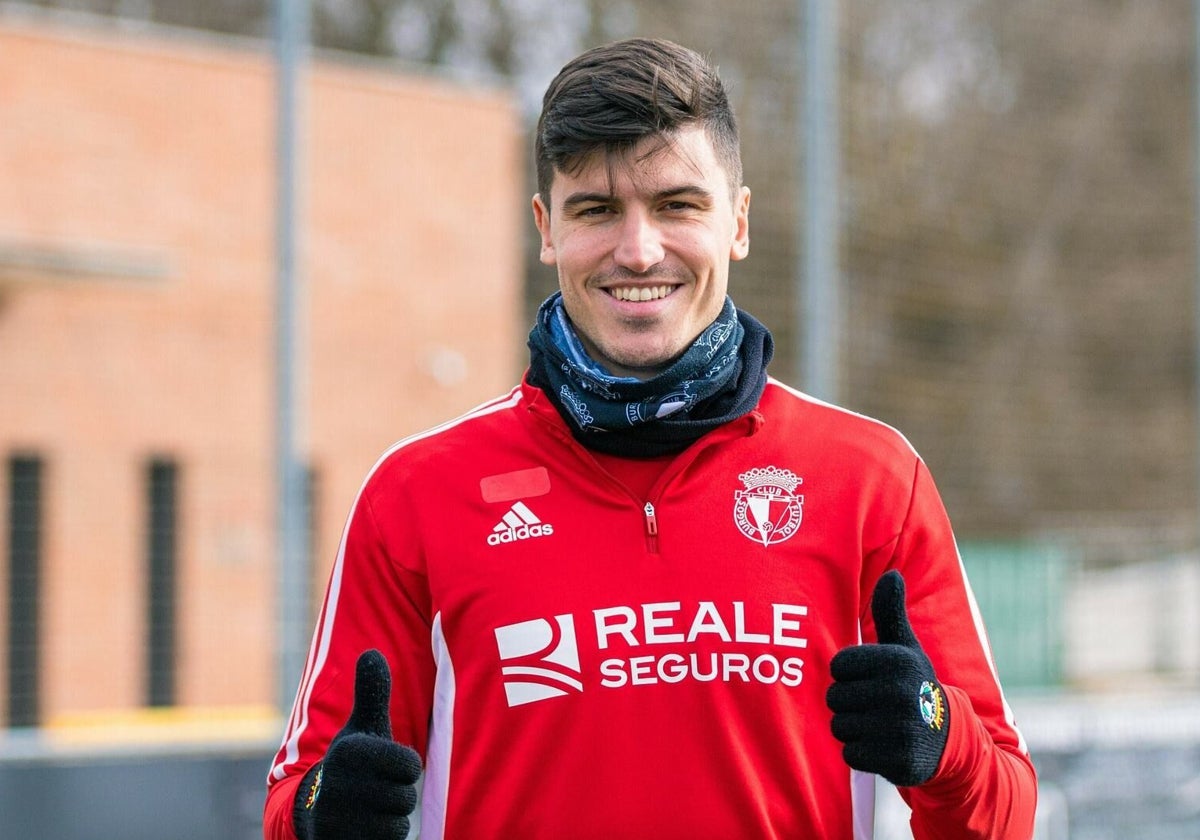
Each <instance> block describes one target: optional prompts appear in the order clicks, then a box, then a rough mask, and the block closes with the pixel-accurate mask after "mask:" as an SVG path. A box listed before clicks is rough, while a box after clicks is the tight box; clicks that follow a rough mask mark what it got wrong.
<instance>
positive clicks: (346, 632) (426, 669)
mask: <svg viewBox="0 0 1200 840" xmlns="http://www.w3.org/2000/svg"><path fill="white" fill-rule="evenodd" d="M536 153H537V163H538V194H537V195H536V196H535V197H534V199H533V215H534V221H535V223H536V225H537V229H538V231H539V233H540V235H541V259H542V261H543V262H544V263H546V264H547V265H551V266H554V267H555V268H556V269H557V272H558V277H559V282H560V287H561V294H556V295H554V296H552V297H551V298H550V299H549V300H547V301H546V302H545V303H544V304H543V305H542V307H541V309H540V311H539V313H538V316H537V322H536V324H535V326H534V329H533V332H532V333H531V335H530V340H529V346H530V350H531V356H530V367H529V370H528V372H527V374H526V376H525V379H524V381H523V382H522V384H521V385H520V386H519V387H517V388H516V389H514V390H513V391H512V392H511V393H510V394H508V395H506V396H504V397H502V398H500V399H497V400H494V401H492V402H490V403H487V404H485V405H483V406H480V407H479V408H477V409H475V410H474V411H472V412H471V413H469V414H467V415H465V416H463V417H460V418H458V419H457V420H454V421H452V422H449V423H447V424H445V425H443V426H441V427H438V428H436V429H433V430H431V431H429V432H426V433H424V434H419V435H416V436H414V437H412V438H409V439H407V440H404V441H401V442H400V443H398V444H397V445H396V446H394V447H393V448H392V449H391V450H389V451H388V452H387V453H386V454H385V455H384V456H383V458H382V459H381V460H380V461H379V462H378V464H376V466H375V468H374V469H373V470H372V472H371V474H370V475H369V477H368V478H367V480H366V482H365V484H364V486H363V488H362V490H361V492H360V495H359V497H358V499H357V500H356V501H355V503H354V507H353V510H352V512H351V517H350V521H349V523H348V525H347V529H346V533H345V536H344V538H343V543H342V547H341V550H340V551H339V553H338V558H337V562H336V564H335V566H334V569H333V573H332V577H331V579H330V583H329V589H328V592H327V595H326V599H325V604H324V609H323V611H322V613H321V617H320V620H319V623H318V626H317V628H316V634H315V637H314V641H313V646H312V651H311V654H310V657H309V662H308V667H307V668H306V671H305V674H304V677H303V681H302V683H301V685H300V689H299V693H298V695H297V700H296V706H295V709H294V711H293V714H292V717H291V719H290V721H289V724H288V729H287V732H286V735H285V740H284V743H283V745H282V747H281V748H280V751H279V753H278V755H277V757H276V760H275V764H274V766H273V767H272V770H271V775H270V780H269V792H268V797H267V806H266V836H267V837H268V838H288V840H290V838H292V837H299V838H301V840H340V838H369V839H370V840H374V839H375V838H380V840H382V838H396V837H402V836H403V835H404V834H405V833H406V832H407V831H408V830H409V814H410V812H412V810H413V808H414V803H415V802H416V798H417V797H416V793H415V788H414V783H415V782H416V780H417V777H418V775H419V774H420V773H421V772H422V767H423V772H424V777H423V782H422V785H423V789H422V794H421V810H420V825H421V836H422V837H425V838H443V837H444V838H468V839H469V840H479V839H480V838H520V840H536V839H537V838H546V840H565V838H571V839H572V840H581V839H582V840H586V839H587V838H656V840H674V838H688V840H694V838H718V837H721V838H724V837H739V838H742V837H744V838H825V839H826V840H851V838H854V839H855V840H857V838H863V837H869V836H870V834H871V798H872V796H873V777H872V776H870V775H868V774H871V773H877V774H880V775H883V776H885V777H887V778H888V779H890V780H891V781H893V782H894V783H895V784H897V785H899V786H901V787H900V790H901V792H902V794H903V795H904V796H905V798H906V799H907V800H908V802H909V803H910V804H911V805H912V808H913V821H912V825H913V831H914V834H915V835H916V837H918V838H921V840H927V839H933V838H944V839H945V840H949V838H954V840H961V838H1028V837H1030V836H1031V834H1032V824H1033V812H1034V800H1035V786H1036V782H1035V775H1034V770H1033V767H1032V765H1031V763H1030V761H1029V758H1028V756H1027V754H1026V751H1025V749H1024V746H1023V744H1022V742H1021V738H1020V735H1019V734H1018V732H1017V731H1016V729H1015V728H1014V726H1013V724H1012V722H1011V720H1010V718H1009V715H1008V712H1007V707H1006V705H1005V703H1004V699H1003V696H1002V694H1001V691H1000V687H999V685H998V684H997V681H996V678H995V673H994V670H993V667H992V663H991V661H990V658H989V654H988V651H987V646H986V642H985V641H984V635H983V630H982V627H981V626H980V623H979V619H978V613H977V611H976V609H975V607H974V601H973V597H972V595H971V593H970V590H969V588H968V586H967V583H966V580H965V578H964V575H963V571H962V568H961V565H960V562H959V559H958V555H957V551H956V548H955V544H954V539H953V535H952V533H951V529H950V525H949V523H948V521H947V517H946V514H945V511H944V509H943V507H942V504H941V502H940V500H939V497H938V494H937V492H936V490H935V489H934V486H933V483H932V480H931V479H930V476H929V473H928V471H927V470H926V467H925V465H924V464H923V463H922V461H921V460H920V458H919V457H918V456H917V455H916V453H915V452H913V450H912V448H911V447H910V446H909V445H908V443H907V442H906V441H905V440H904V438H903V437H901V436H900V434H899V433H897V432H896V431H894V430H892V429H890V428H888V427H886V426H884V425H883V424H880V423H877V422H875V421H872V420H869V419H867V418H864V417H861V416H858V415H854V414H852V413H850V412H847V411H844V410H841V409H838V408H836V407H833V406H830V405H827V404H824V403H821V402H818V401H816V400H813V399H811V398H809V397H806V396H805V395H803V394H801V393H798V392H796V391H794V390H791V389H789V388H787V387H786V386H784V385H782V384H780V383H778V382H776V381H774V380H772V379H769V378H768V377H767V374H766V364H767V362H768V361H769V359H770V357H771V347H772V345H771V338H770V335H769V334H768V333H767V331H766V329H765V328H764V327H763V326H762V325H761V324H759V323H758V322H757V321H756V320H754V319H753V318H752V317H750V316H749V315H747V314H746V313H744V312H741V311H740V310H738V309H736V308H735V307H734V305H733V303H732V302H731V301H730V299H729V298H728V297H727V295H726V291H727V284H728V271H729V262H730V260H740V259H742V258H743V257H745V256H746V255H747V253H748V250H749V223H748V219H749V216H748V213H749V206H750V192H749V190H748V189H747V188H746V187H745V186H743V185H742V183H741V166H740V161H739V151H738V136H737V129H736V124H735V121H734V118H733V115H732V114H731V112H730V108H729V104H728V101H727V99H726V95H725V91H724V89H723V86H722V85H721V82H720V80H719V79H718V78H717V76H716V73H715V71H714V70H713V68H712V67H711V66H709V65H708V64H707V63H706V62H705V61H704V60H703V59H701V58H700V57H699V56H697V55H696V54H695V53H694V52H692V51H690V50H687V49H684V48H682V47H679V46H677V45H675V44H672V43H669V42H663V41H652V40H645V39H635V40H631V41H625V42H621V43H617V44H613V45H609V46H606V47H602V48H599V49H596V50H592V51H590V52H588V53H585V54H584V55H582V56H580V57H578V58H577V59H575V60H574V61H572V62H570V63H569V64H568V65H567V66H566V67H564V68H563V70H562V71H561V73H560V74H559V76H558V77H557V78H556V79H555V80H554V81H553V82H552V83H551V85H550V87H549V89H548V90H547V92H546V96H545V101H544V108H543V112H542V115H541V119H540V121H539V124H538V135H537V149H536ZM389 673H390V674H391V675H392V676H393V677H394V682H391V683H389V679H388V677H389Z"/></svg>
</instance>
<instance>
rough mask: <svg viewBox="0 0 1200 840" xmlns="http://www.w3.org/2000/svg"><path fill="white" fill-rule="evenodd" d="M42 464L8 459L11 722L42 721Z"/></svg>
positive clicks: (30, 723) (24, 458) (33, 723)
mask: <svg viewBox="0 0 1200 840" xmlns="http://www.w3.org/2000/svg"><path fill="white" fill-rule="evenodd" d="M42 472H43V470H42V460H41V459H40V458H38V457H35V456H27V455H17V456H13V457H11V458H9V461H8V723H9V725H10V726H36V725H37V723H38V707H39V705H40V698H39V696H38V658H39V657H38V654H39V651H38V633H39V624H40V618H41V617H40V614H39V595H40V589H41V565H42V562H41V561H42V556H41V555H42Z"/></svg>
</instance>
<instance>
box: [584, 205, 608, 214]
mask: <svg viewBox="0 0 1200 840" xmlns="http://www.w3.org/2000/svg"><path fill="white" fill-rule="evenodd" d="M608 212H609V208H608V206H607V205H605V204H593V205H592V206H591V207H582V208H580V210H579V215H580V216H603V215H604V214H605V213H608Z"/></svg>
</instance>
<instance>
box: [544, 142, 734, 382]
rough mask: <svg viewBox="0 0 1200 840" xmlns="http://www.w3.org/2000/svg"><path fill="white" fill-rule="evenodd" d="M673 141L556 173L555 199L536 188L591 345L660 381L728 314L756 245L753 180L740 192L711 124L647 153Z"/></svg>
mask: <svg viewBox="0 0 1200 840" xmlns="http://www.w3.org/2000/svg"><path fill="white" fill-rule="evenodd" d="M661 140H662V138H650V139H647V140H645V141H643V142H642V143H641V144H639V145H638V146H637V147H635V148H634V149H633V151H632V152H631V153H630V154H628V155H626V156H624V157H622V158H620V159H618V160H615V161H612V162H611V163H612V165H611V166H610V165H609V163H610V161H609V160H608V159H607V158H606V157H605V155H604V154H603V153H597V154H596V155H594V156H593V158H592V159H591V160H589V161H587V162H586V165H585V166H584V167H583V169H582V170H580V171H579V172H578V173H577V174H575V175H568V174H565V173H563V172H557V171H556V172H555V173H554V182H553V184H552V185H551V187H550V202H549V205H548V206H547V203H546V202H545V201H544V200H543V199H542V197H541V196H540V195H535V196H534V197H533V216H534V221H535V222H536V224H537V227H538V231H539V232H540V233H541V236H542V250H541V259H542V262H543V263H545V264H546V265H553V266H555V267H557V269H558V282H559V286H560V287H561V288H562V293H563V304H564V306H565V307H566V310H567V314H568V315H569V316H570V318H571V321H572V322H573V323H574V325H575V330H576V332H577V333H578V335H579V338H580V340H581V341H582V342H583V345H584V347H585V348H586V349H587V351H588V353H589V355H591V357H592V358H593V359H595V360H596V361H597V362H599V363H600V364H602V365H604V367H605V368H607V369H608V371H609V372H610V373H612V374H614V375H617V376H635V377H638V378H639V379H648V378H650V377H651V376H653V375H655V374H656V373H658V372H660V371H661V370H663V369H664V368H665V367H666V366H667V365H669V364H670V363H671V362H672V361H674V360H675V359H676V358H677V357H679V355H680V354H682V353H683V351H684V350H686V349H687V347H688V346H689V345H690V344H691V343H692V341H694V340H695V339H696V337H697V336H699V335H700V333H701V332H702V331H703V330H704V328H705V327H707V326H708V325H709V324H710V323H712V321H713V319H715V318H716V317H717V315H718V314H719V313H720V311H721V307H722V305H723V304H724V301H725V293H726V289H727V287H728V285H729V261H730V260H731V259H733V260H740V259H742V258H743V257H745V256H746V254H747V253H748V252H749V249H750V232H749V215H748V214H749V210H750V190H749V189H748V188H746V187H740V188H739V189H738V191H737V193H736V197H734V196H733V195H731V193H732V190H731V188H730V185H729V181H728V178H727V176H726V173H725V170H724V169H723V168H722V167H721V166H720V165H719V164H718V163H717V160H716V156H715V155H714V153H713V148H712V144H711V143H710V142H709V139H708V135H707V134H706V133H705V131H704V130H703V129H702V128H698V127H697V128H690V129H687V130H684V131H682V132H680V133H678V134H676V135H674V136H673V137H672V138H670V141H669V142H668V143H667V145H665V146H663V147H662V148H661V149H660V150H658V151H656V152H654V153H653V154H651V155H649V156H646V154H645V153H646V152H647V151H649V150H652V149H655V148H656V147H657V146H658V145H659V144H660V143H661Z"/></svg>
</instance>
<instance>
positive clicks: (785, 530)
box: [733, 467, 804, 546]
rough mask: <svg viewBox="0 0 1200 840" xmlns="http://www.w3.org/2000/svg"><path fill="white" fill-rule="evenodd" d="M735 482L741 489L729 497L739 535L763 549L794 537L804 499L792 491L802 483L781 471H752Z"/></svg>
mask: <svg viewBox="0 0 1200 840" xmlns="http://www.w3.org/2000/svg"><path fill="white" fill-rule="evenodd" d="M738 479H739V480H740V481H741V482H742V484H743V485H745V489H744V490H738V491H736V492H735V493H734V494H733V499H734V501H733V521H734V523H735V524H736V525H737V527H738V530H739V531H741V532H742V533H743V534H745V535H746V537H747V538H748V539H751V540H754V542H758V543H762V544H763V545H764V546H768V545H774V544H775V543H781V542H783V541H784V540H786V539H787V538H788V537H790V536H792V534H794V533H796V531H797V529H799V527H800V520H801V519H802V518H803V514H804V510H803V505H804V497H803V496H800V495H797V494H796V487H797V486H798V485H799V484H801V482H803V480H804V479H802V478H800V476H798V475H796V474H795V473H794V472H792V471H791V470H785V469H783V468H781V467H755V468H754V469H752V470H749V471H747V472H744V473H742V474H741V475H739V476H738Z"/></svg>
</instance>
